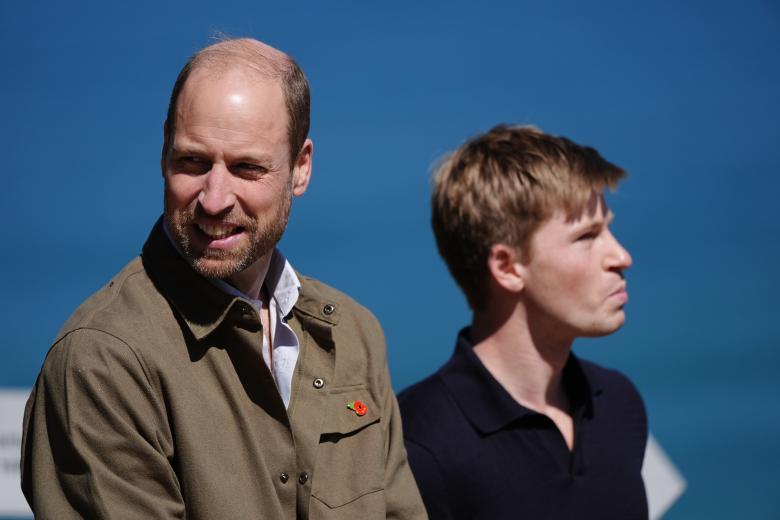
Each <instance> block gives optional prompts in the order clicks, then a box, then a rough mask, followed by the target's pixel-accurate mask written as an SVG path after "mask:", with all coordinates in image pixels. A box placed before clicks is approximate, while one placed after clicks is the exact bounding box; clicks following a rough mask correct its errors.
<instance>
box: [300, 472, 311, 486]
mask: <svg viewBox="0 0 780 520" xmlns="http://www.w3.org/2000/svg"><path fill="white" fill-rule="evenodd" d="M307 480H309V474H308V473H306V472H305V471H304V472H303V473H301V474H300V475H298V484H300V485H304V484H306V481H307Z"/></svg>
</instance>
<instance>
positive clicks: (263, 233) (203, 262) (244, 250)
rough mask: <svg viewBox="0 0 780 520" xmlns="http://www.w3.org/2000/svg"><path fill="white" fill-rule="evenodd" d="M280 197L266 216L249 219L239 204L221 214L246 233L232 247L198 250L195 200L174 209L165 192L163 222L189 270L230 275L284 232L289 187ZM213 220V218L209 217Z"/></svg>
mask: <svg viewBox="0 0 780 520" xmlns="http://www.w3.org/2000/svg"><path fill="white" fill-rule="evenodd" d="M282 197H283V199H282V200H281V201H280V203H279V204H277V205H276V206H275V208H274V212H273V214H271V215H268V218H266V219H262V220H260V219H257V218H252V217H250V216H248V215H246V214H245V213H244V212H243V211H241V210H240V208H239V207H238V206H234V207H233V209H232V210H231V211H230V212H228V213H225V214H224V215H221V216H220V218H221V220H223V221H224V222H230V223H231V224H234V225H238V226H240V227H241V228H243V232H244V233H245V234H246V235H247V236H248V238H249V243H248V244H245V245H242V246H240V247H237V248H233V249H216V248H206V249H203V250H200V249H198V248H197V247H195V246H194V245H193V243H192V234H193V233H198V232H199V231H196V230H195V229H194V226H195V221H196V217H198V216H199V215H200V214H202V211H203V210H202V209H201V207H200V205H199V204H198V203H197V201H195V202H194V203H193V204H192V205H190V206H189V207H187V208H185V209H177V208H173V207H172V204H171V203H170V201H169V200H168V192H167V190H166V195H165V221H166V223H167V224H168V229H169V230H170V232H171V235H172V236H173V239H174V240H175V241H176V244H177V245H178V246H179V249H180V250H181V251H182V253H184V256H185V257H186V259H187V261H188V262H189V264H190V266H191V267H192V269H193V270H194V271H195V272H196V273H198V274H199V275H201V276H203V277H205V278H220V279H225V278H230V277H231V276H234V275H236V274H238V273H240V272H242V271H244V270H245V269H247V268H248V267H249V266H251V265H252V264H253V263H255V262H256V261H257V260H259V259H260V258H262V257H263V256H264V255H265V254H267V253H268V252H270V251H271V250H272V249H273V248H274V247H276V244H278V243H279V240H280V239H281V238H282V234H284V230H285V228H286V227H287V221H288V219H289V216H290V206H291V205H292V190H291V187H288V189H287V190H285V193H284V194H283V195H282ZM211 218H212V219H213V217H211Z"/></svg>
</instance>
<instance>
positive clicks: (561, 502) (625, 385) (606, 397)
mask: <svg viewBox="0 0 780 520" xmlns="http://www.w3.org/2000/svg"><path fill="white" fill-rule="evenodd" d="M563 384H564V388H565V391H566V393H567V395H568V397H569V399H570V402H571V405H572V410H573V419H574V448H573V450H572V451H569V449H568V447H567V446H566V442H565V441H564V439H563V436H562V435H561V433H560V431H559V430H558V428H557V427H556V426H555V424H554V423H553V422H552V420H550V419H549V418H548V417H547V416H545V415H543V414H540V413H538V412H535V411H533V410H530V409H528V408H526V407H524V406H522V405H520V404H519V403H517V401H515V400H514V399H513V398H512V397H511V396H510V395H509V393H508V392H507V391H506V390H505V389H504V387H502V386H501V385H500V384H499V383H498V381H496V380H495V379H494V378H493V376H492V375H491V374H490V373H489V372H488V371H487V369H486V368H485V366H484V365H483V364H482V362H481V361H480V360H479V358H478V357H477V356H476V354H474V352H473V350H472V346H471V344H470V342H469V339H468V329H464V330H463V331H461V333H460V335H459V336H458V341H457V345H456V348H455V353H454V354H453V356H452V358H451V359H450V360H449V361H448V362H447V363H446V364H445V365H444V366H443V367H442V368H441V369H439V371H438V372H436V373H435V374H433V375H432V376H430V377H428V378H427V379H425V380H423V381H421V382H419V383H417V384H415V385H413V386H411V387H409V388H408V389H406V390H405V391H403V392H402V393H401V394H400V395H399V396H398V401H399V403H400V405H401V415H402V416H403V425H404V438H405V441H406V449H407V452H408V454H409V463H410V465H411V467H412V471H413V473H414V476H415V478H416V480H417V484H418V486H419V487H420V492H421V493H422V496H423V500H424V501H425V506H426V508H427V509H428V514H429V515H430V517H431V519H432V520H439V519H447V520H455V519H464V520H465V519H468V520H476V519H490V520H501V519H512V520H514V519H524V518H528V519H533V520H538V519H558V518H560V519H567V520H569V519H591V518H592V519H599V520H608V519H620V520H632V519H646V518H647V517H648V512H647V498H646V496H645V488H644V483H643V481H642V476H641V469H642V461H643V458H644V451H645V445H646V443H647V418H646V415H645V409H644V405H643V403H642V399H641V397H640V396H639V393H638V392H637V391H636V389H635V388H634V386H633V385H632V384H631V382H630V381H629V380H628V379H627V378H626V377H625V376H623V375H622V374H620V373H619V372H616V371H614V370H608V369H605V368H602V367H599V366H598V365H595V364H593V363H590V362H587V361H584V360H580V359H578V358H577V357H575V356H574V355H573V354H571V355H570V356H569V360H568V361H567V363H566V366H565V368H564V373H563Z"/></svg>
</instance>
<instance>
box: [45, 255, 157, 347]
mask: <svg viewBox="0 0 780 520" xmlns="http://www.w3.org/2000/svg"><path fill="white" fill-rule="evenodd" d="M156 293H157V291H156V289H154V285H153V284H152V282H151V280H150V279H149V277H148V276H147V275H146V271H145V270H144V267H143V265H142V262H141V258H140V257H136V258H134V259H133V260H131V261H130V262H129V263H128V264H127V265H125V267H124V268H123V269H122V270H121V271H119V272H118V273H117V274H116V275H114V276H113V277H112V278H111V279H110V280H109V281H108V282H107V283H106V284H105V285H104V286H103V287H101V288H100V289H98V290H97V291H96V292H94V293H93V294H92V295H91V296H89V297H88V298H87V299H86V300H84V302H82V304H81V305H79V307H78V308H77V309H76V310H75V311H74V312H73V314H72V315H71V316H70V318H68V320H67V322H65V325H64V326H63V327H62V329H61V330H60V333H59V337H62V336H63V335H65V334H67V333H69V332H71V331H73V330H76V329H79V328H97V329H102V328H105V327H113V326H117V325H120V324H121V323H126V322H127V321H128V320H132V314H133V311H135V312H143V311H144V310H145V309H146V308H147V307H148V306H149V304H152V303H154V302H150V301H148V297H149V296H150V295H151V294H156Z"/></svg>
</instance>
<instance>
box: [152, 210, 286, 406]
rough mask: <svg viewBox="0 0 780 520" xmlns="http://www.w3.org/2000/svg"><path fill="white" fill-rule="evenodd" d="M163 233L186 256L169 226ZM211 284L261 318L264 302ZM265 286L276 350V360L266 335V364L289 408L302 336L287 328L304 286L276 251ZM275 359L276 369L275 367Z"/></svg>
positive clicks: (221, 284)
mask: <svg viewBox="0 0 780 520" xmlns="http://www.w3.org/2000/svg"><path fill="white" fill-rule="evenodd" d="M163 230H165V234H166V235H167V236H168V239H169V240H170V242H171V244H173V247H174V249H176V250H177V251H179V254H181V255H182V256H184V255H183V254H182V252H181V250H180V249H179V246H178V244H177V243H176V241H174V240H173V238H172V237H171V234H170V232H169V231H168V226H167V224H164V225H163ZM207 280H208V281H210V282H211V283H213V284H214V285H216V286H217V287H218V288H219V289H221V290H222V291H223V292H225V293H227V294H230V295H231V296H238V297H240V298H243V299H245V300H247V301H248V302H251V303H252V306H253V307H254V308H255V310H256V311H257V312H258V315H259V313H260V312H261V310H262V302H261V301H260V300H256V299H254V298H250V297H249V296H247V295H246V294H244V293H242V292H241V291H239V290H238V289H236V288H235V287H233V286H232V285H230V284H229V283H227V282H225V281H224V280H220V279H218V278H207ZM263 285H264V286H265V288H266V291H267V292H268V295H269V303H268V305H269V308H270V309H269V310H270V312H269V313H268V314H269V315H270V317H271V320H270V321H271V323H270V327H271V331H270V336H271V338H272V344H273V349H274V352H273V356H272V355H271V349H270V348H269V345H268V336H267V335H266V334H265V333H264V334H263V360H264V361H265V364H266V366H268V369H269V370H270V371H271V374H272V375H273V377H274V382H275V383H276V389H277V390H278V391H279V396H280V397H281V398H282V402H284V406H285V408H287V407H289V406H290V393H291V391H292V378H293V373H294V372H295V364H296V363H297V362H298V350H299V348H300V343H299V342H298V336H296V335H295V332H294V331H293V330H292V329H291V328H290V326H289V325H288V324H287V319H286V317H287V316H288V315H289V314H290V312H292V309H293V307H294V306H295V303H296V302H297V301H298V295H299V293H300V290H301V282H300V280H298V276H297V275H296V274H295V270H294V269H293V268H292V266H291V265H290V262H288V261H287V258H285V256H284V255H283V254H282V252H281V251H279V249H274V252H273V254H272V256H271V263H270V265H269V266H268V273H267V274H266V275H265V281H264V282H263ZM280 325H281V326H280ZM272 359H273V366H271V365H272V363H271V360H272Z"/></svg>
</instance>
